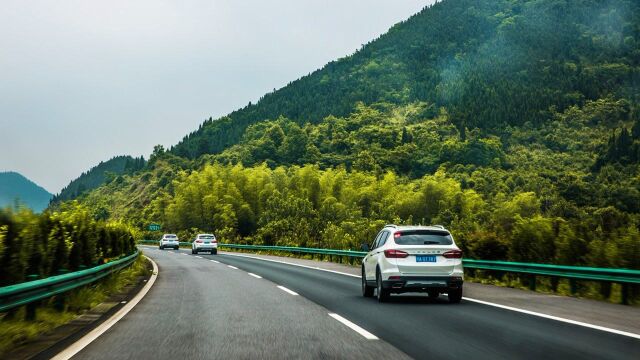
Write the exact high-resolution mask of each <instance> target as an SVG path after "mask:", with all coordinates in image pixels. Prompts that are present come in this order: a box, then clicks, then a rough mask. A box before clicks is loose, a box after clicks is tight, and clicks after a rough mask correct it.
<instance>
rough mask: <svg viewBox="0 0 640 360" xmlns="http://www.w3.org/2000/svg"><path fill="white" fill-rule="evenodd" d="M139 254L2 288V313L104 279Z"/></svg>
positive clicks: (0, 306)
mask: <svg viewBox="0 0 640 360" xmlns="http://www.w3.org/2000/svg"><path fill="white" fill-rule="evenodd" d="M138 254H139V252H138V251H136V252H135V253H133V254H131V255H128V256H125V257H123V258H120V259H118V260H114V261H110V262H108V263H106V264H102V265H98V266H96V267H92V268H89V269H85V270H80V271H74V272H72V273H68V274H63V275H55V276H50V277H47V278H44V279H40V280H33V281H27V282H23V283H19V284H14V285H9V286H4V287H0V312H5V311H7V310H11V309H13V308H16V307H19V306H23V305H29V304H33V303H35V302H36V301H38V300H43V299H46V298H50V297H52V296H55V295H58V294H62V293H65V292H67V291H70V290H73V289H76V288H79V287H81V286H84V285H87V284H90V283H92V282H94V281H97V280H99V279H102V278H103V277H105V276H107V275H109V274H111V273H113V272H115V271H118V270H121V269H123V268H125V267H127V266H129V265H131V264H132V263H133V262H134V261H135V260H136V258H137V257H138ZM28 310H29V311H30V312H34V311H35V309H28ZM29 311H28V312H29ZM34 316H35V315H34ZM27 317H29V315H27Z"/></svg>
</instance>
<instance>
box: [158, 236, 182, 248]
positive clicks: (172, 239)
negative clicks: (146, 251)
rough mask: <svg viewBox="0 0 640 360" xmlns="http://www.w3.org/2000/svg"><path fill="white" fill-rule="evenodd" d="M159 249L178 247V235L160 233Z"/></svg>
mask: <svg viewBox="0 0 640 360" xmlns="http://www.w3.org/2000/svg"><path fill="white" fill-rule="evenodd" d="M158 247H159V248H160V250H164V248H167V247H169V248H173V249H176V250H178V249H180V241H178V235H176V234H164V235H162V239H160V245H159V246H158Z"/></svg>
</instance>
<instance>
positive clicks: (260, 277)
mask: <svg viewBox="0 0 640 360" xmlns="http://www.w3.org/2000/svg"><path fill="white" fill-rule="evenodd" d="M247 274H249V275H251V276H253V277H254V278H256V279H262V276H260V275H256V274H254V273H247Z"/></svg>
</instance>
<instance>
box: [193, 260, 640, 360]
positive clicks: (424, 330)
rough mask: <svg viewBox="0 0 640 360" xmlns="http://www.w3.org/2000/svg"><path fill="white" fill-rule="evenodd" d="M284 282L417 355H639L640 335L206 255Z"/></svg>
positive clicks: (271, 264) (346, 278)
mask: <svg viewBox="0 0 640 360" xmlns="http://www.w3.org/2000/svg"><path fill="white" fill-rule="evenodd" d="M204 257H205V258H214V259H216V260H219V261H221V262H222V263H226V264H230V265H233V266H235V267H238V268H239V269H241V270H245V271H249V272H252V273H255V274H258V275H260V276H263V277H264V278H265V279H269V280H271V281H273V282H276V283H278V284H282V285H284V286H286V287H287V288H289V289H292V290H293V291H295V292H297V293H299V294H300V295H301V296H304V297H306V298H308V299H310V300H312V301H314V302H315V303H317V304H319V305H321V306H323V307H325V308H327V309H329V310H330V311H333V312H336V313H339V314H341V315H343V316H345V317H347V318H349V319H350V320H351V321H353V322H355V323H357V324H358V325H360V326H362V327H363V328H365V329H367V330H369V331H370V332H372V333H373V334H375V335H377V336H379V337H380V338H381V339H384V340H386V341H388V342H389V343H391V344H393V345H394V346H396V347H397V348H398V349H400V350H402V351H404V352H405V353H407V354H409V355H411V356H413V357H415V358H432V359H460V358H464V357H470V356H472V357H473V358H474V359H537V360H538V359H541V358H544V359H637V358H639V357H640V340H637V339H633V338H630V337H625V336H620V335H616V334H612V333H607V332H603V331H598V330H594V329H589V328H585V327H581V326H576V325H572V324H567V323H563V322H558V321H553V320H549V319H544V318H540V317H535V316H530V315H526V314H522V313H517V312H513V311H507V310H503V309H499V308H495V307H491V306H486V305H481V304H477V303H472V302H469V301H464V300H463V302H462V303H461V304H454V305H451V304H448V303H447V302H446V297H444V296H443V297H441V298H440V299H438V300H436V301H431V300H429V299H427V298H426V297H424V296H412V295H403V296H399V297H393V298H392V299H393V300H392V302H391V303H388V304H379V303H377V302H376V301H375V300H373V299H365V298H363V297H361V296H360V279H359V278H354V277H350V276H345V275H340V274H335V273H330V272H325V271H318V270H314V269H307V268H302V267H297V266H291V265H286V264H281V263H274V262H268V261H262V260H256V259H251V258H246V257H238V256H233V255H224V254H223V255H217V256H210V255H205V256H204Z"/></svg>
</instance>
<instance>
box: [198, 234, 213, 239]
mask: <svg viewBox="0 0 640 360" xmlns="http://www.w3.org/2000/svg"><path fill="white" fill-rule="evenodd" d="M198 239H204V240H213V235H200V236H198Z"/></svg>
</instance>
